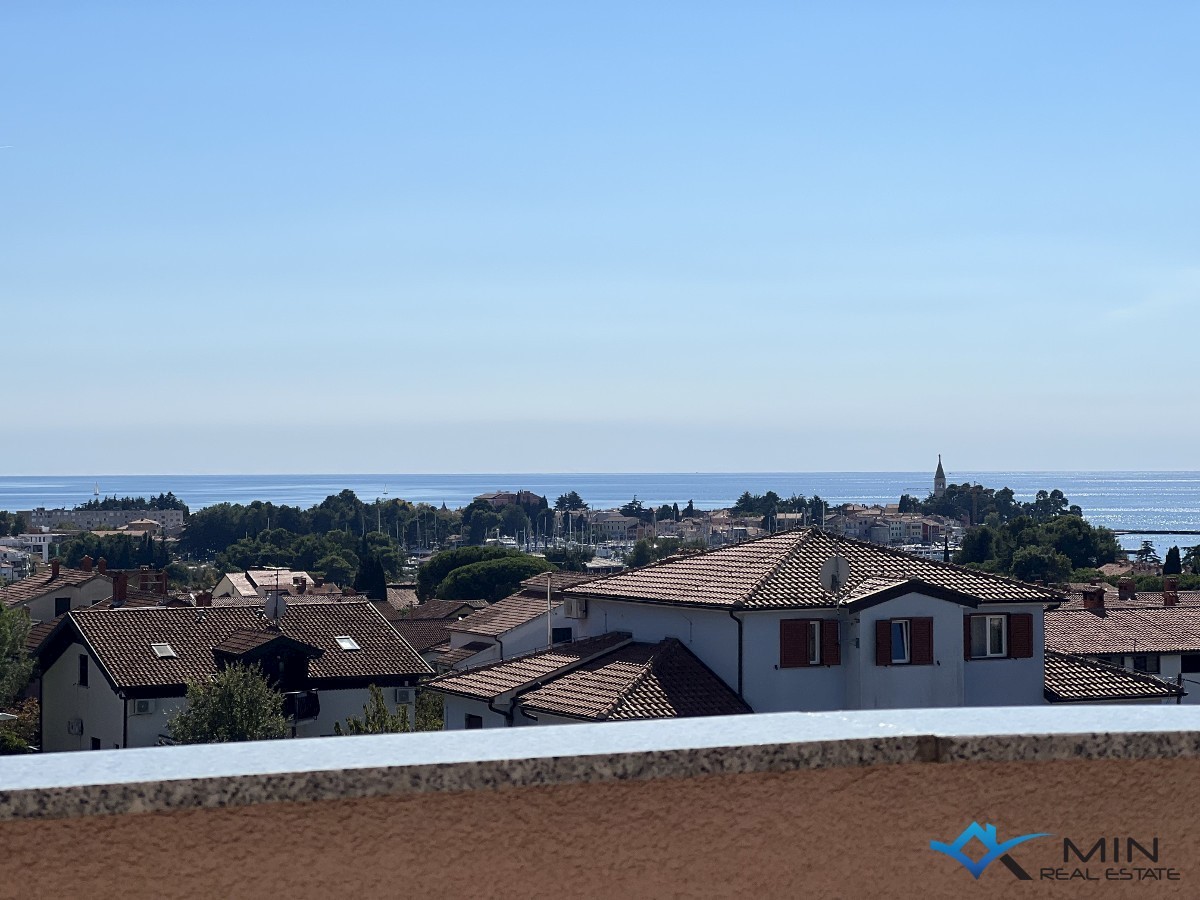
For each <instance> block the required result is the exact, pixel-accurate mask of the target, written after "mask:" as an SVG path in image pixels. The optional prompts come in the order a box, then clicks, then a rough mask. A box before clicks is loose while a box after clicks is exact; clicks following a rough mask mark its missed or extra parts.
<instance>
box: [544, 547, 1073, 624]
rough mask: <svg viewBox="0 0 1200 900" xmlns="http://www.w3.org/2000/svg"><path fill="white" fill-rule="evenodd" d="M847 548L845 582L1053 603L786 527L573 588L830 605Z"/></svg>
mask: <svg viewBox="0 0 1200 900" xmlns="http://www.w3.org/2000/svg"><path fill="white" fill-rule="evenodd" d="M834 555H840V556H843V557H845V558H846V560H847V561H848V562H849V564H850V578H849V581H848V583H847V584H846V585H845V586H844V588H845V589H846V590H847V591H849V592H851V593H852V592H854V591H855V590H857V589H858V588H859V586H860V585H863V584H864V583H865V582H869V581H870V582H875V581H877V580H879V579H884V580H888V581H892V582H897V581H905V580H919V581H922V582H925V583H928V584H931V585H934V586H935V587H939V588H943V589H946V590H951V591H956V592H959V593H963V594H968V595H970V596H973V597H976V598H977V599H979V600H980V601H982V602H1022V603H1028V602H1042V603H1051V602H1056V601H1058V600H1060V599H1062V595H1061V594H1058V593H1057V592H1055V591H1052V590H1049V589H1047V588H1043V587H1038V586H1036V585H1031V584H1025V583H1023V582H1019V581H1015V580H1013V579H1009V578H1003V577H1001V576H998V575H992V574H989V573H985V572H979V571H976V570H974V569H967V568H963V567H961V566H955V565H951V564H950V563H942V562H933V561H931V560H925V559H919V558H917V557H914V556H910V555H908V554H906V553H903V552H901V551H899V550H893V549H891V548H888V547H882V546H879V545H878V544H871V543H867V542H865V541H857V540H853V539H851V538H846V537H841V536H837V535H833V534H830V533H828V532H824V531H821V530H820V529H818V528H802V529H796V530H793V531H785V532H781V533H778V534H773V535H770V536H768V537H763V538H758V539H756V540H752V541H745V542H743V543H741V544H734V545H732V546H730V547H722V548H719V549H717V550H710V551H708V552H706V553H698V554H695V555H693V556H685V557H681V558H677V559H670V560H666V561H664V562H661V563H655V564H651V565H648V566H643V567H642V568H639V569H632V570H630V571H627V572H620V573H618V574H616V575H609V576H606V577H602V578H599V579H597V580H596V581H592V582H589V583H587V584H583V585H579V586H577V587H574V588H568V589H567V591H566V593H567V594H569V595H570V594H578V595H582V596H591V597H611V598H614V599H617V598H619V599H624V600H641V601H649V602H660V603H680V604H690V605H699V606H715V607H725V608H730V607H739V608H744V609H789V608H798V607H799V608H803V607H829V606H832V605H834V604H835V603H836V601H837V599H838V598H834V597H833V596H832V595H830V594H829V593H827V592H826V591H825V590H823V589H822V587H821V584H820V572H821V567H822V566H823V565H824V563H825V561H826V560H828V559H829V558H830V557H831V556H834Z"/></svg>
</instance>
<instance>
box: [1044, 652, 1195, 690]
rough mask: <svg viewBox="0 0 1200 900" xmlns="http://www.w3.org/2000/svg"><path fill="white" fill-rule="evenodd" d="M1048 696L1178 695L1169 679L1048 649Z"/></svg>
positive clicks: (1177, 688)
mask: <svg viewBox="0 0 1200 900" xmlns="http://www.w3.org/2000/svg"><path fill="white" fill-rule="evenodd" d="M1045 693H1046V699H1047V700H1048V701H1049V702H1051V703H1069V702H1076V703H1081V702H1088V701H1091V702H1100V701H1113V700H1145V699H1152V698H1155V697H1159V698H1167V697H1179V696H1182V695H1183V694H1184V690H1183V689H1182V688H1181V687H1179V686H1177V685H1174V684H1171V683H1170V682H1167V681H1163V680H1162V679H1161V678H1155V677H1154V676H1153V675H1146V674H1145V673H1142V672H1130V671H1129V670H1128V669H1122V668H1119V667H1117V666H1110V665H1108V664H1107V663H1102V662H1098V661H1097V660H1094V659H1084V658H1083V657H1081V656H1075V655H1073V654H1070V653H1059V652H1057V651H1055V650H1047V651H1046V688H1045Z"/></svg>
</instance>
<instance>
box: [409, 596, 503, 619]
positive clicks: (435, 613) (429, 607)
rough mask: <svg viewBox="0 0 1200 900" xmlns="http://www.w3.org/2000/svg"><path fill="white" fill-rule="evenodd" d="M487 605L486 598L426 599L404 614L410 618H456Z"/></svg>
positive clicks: (485, 607)
mask: <svg viewBox="0 0 1200 900" xmlns="http://www.w3.org/2000/svg"><path fill="white" fill-rule="evenodd" d="M487 607H488V602H487V601H486V600H426V601H425V602H424V603H422V604H420V605H419V606H413V607H410V608H409V609H408V610H406V612H405V615H406V616H407V617H408V618H410V619H458V618H461V617H462V616H469V615H470V614H471V613H473V612H475V610H477V609H487Z"/></svg>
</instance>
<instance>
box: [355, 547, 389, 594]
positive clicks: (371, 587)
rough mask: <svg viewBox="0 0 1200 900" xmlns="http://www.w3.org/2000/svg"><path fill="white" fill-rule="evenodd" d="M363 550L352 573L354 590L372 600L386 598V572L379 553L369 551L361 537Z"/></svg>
mask: <svg viewBox="0 0 1200 900" xmlns="http://www.w3.org/2000/svg"><path fill="white" fill-rule="evenodd" d="M363 550H364V552H363V553H362V554H361V555H360V557H359V564H358V571H357V572H356V573H355V574H354V590H356V591H358V592H359V593H360V594H365V595H366V596H367V597H370V598H371V599H372V600H386V599H387V573H386V572H385V571H384V570H383V563H382V562H380V560H379V554H378V553H373V552H371V551H370V550H369V549H368V548H367V547H366V538H364V539H363Z"/></svg>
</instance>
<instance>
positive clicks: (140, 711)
mask: <svg viewBox="0 0 1200 900" xmlns="http://www.w3.org/2000/svg"><path fill="white" fill-rule="evenodd" d="M152 712H154V701H153V700H134V701H133V714H134V715H135V716H148V715H150V713H152Z"/></svg>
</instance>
